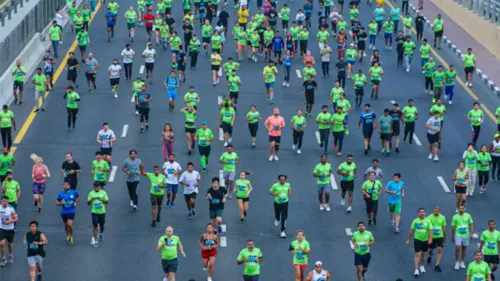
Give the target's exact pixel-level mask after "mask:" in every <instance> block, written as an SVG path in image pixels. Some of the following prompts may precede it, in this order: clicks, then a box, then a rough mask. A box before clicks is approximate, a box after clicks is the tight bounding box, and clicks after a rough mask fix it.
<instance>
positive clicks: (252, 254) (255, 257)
mask: <svg viewBox="0 0 500 281" xmlns="http://www.w3.org/2000/svg"><path fill="white" fill-rule="evenodd" d="M263 259H264V256H263V255H262V252H261V251H260V249H259V248H256V247H255V242H254V241H253V240H252V239H248V240H247V247H246V248H244V249H243V250H241V251H240V253H239V254H238V257H237V259H236V261H237V263H238V264H245V269H244V271H243V281H259V275H260V263H261V262H262V261H263Z"/></svg>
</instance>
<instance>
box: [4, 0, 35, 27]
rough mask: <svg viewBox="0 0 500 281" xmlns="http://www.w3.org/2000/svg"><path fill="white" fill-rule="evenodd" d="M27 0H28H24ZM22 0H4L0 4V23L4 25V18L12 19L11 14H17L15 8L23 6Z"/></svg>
mask: <svg viewBox="0 0 500 281" xmlns="http://www.w3.org/2000/svg"><path fill="white" fill-rule="evenodd" d="M24 1H26V2H28V0H24ZM24 1H23V0H6V1H4V2H3V3H2V4H0V25H1V26H5V20H10V19H12V15H13V14H17V9H18V8H22V7H23V6H24Z"/></svg>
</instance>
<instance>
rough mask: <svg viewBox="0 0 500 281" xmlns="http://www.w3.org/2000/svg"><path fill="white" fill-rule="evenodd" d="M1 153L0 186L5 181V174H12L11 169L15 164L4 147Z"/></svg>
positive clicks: (12, 157) (12, 156)
mask: <svg viewBox="0 0 500 281" xmlns="http://www.w3.org/2000/svg"><path fill="white" fill-rule="evenodd" d="M2 152H3V153H2V154H0V163H1V165H0V185H1V184H2V183H3V182H4V181H5V179H6V175H7V172H12V167H14V165H15V164H16V159H15V158H14V155H13V154H9V149H8V148H7V147H4V148H3V151H2Z"/></svg>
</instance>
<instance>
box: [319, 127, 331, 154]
mask: <svg viewBox="0 0 500 281" xmlns="http://www.w3.org/2000/svg"><path fill="white" fill-rule="evenodd" d="M329 138H330V129H319V142H320V144H322V145H323V148H324V149H325V153H326V152H327V151H328V139H329Z"/></svg>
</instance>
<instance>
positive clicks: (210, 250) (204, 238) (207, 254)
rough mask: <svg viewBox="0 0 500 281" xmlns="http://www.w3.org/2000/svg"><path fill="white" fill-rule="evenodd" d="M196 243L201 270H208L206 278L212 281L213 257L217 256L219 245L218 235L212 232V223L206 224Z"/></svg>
mask: <svg viewBox="0 0 500 281" xmlns="http://www.w3.org/2000/svg"><path fill="white" fill-rule="evenodd" d="M198 244H199V245H200V248H201V258H202V262H203V270H204V271H207V270H208V277H207V280H208V281H212V274H213V272H214V265H215V257H216V256H217V247H218V246H219V237H218V236H217V235H216V234H215V233H214V225H213V224H212V223H208V224H207V230H206V232H205V233H203V234H202V235H201V238H200V241H198Z"/></svg>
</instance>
